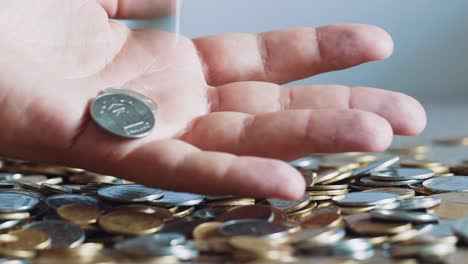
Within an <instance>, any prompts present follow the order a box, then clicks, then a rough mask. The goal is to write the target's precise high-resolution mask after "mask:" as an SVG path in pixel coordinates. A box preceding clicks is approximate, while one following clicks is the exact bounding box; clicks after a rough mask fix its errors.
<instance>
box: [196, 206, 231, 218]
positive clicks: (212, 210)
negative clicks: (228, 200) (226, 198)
mask: <svg viewBox="0 0 468 264" xmlns="http://www.w3.org/2000/svg"><path fill="white" fill-rule="evenodd" d="M228 210H229V209H228V208H226V207H207V208H202V209H199V210H197V211H195V212H194V213H193V216H194V217H196V218H199V219H203V220H211V219H214V218H216V217H218V216H220V215H222V214H224V213H225V212H227V211H228Z"/></svg>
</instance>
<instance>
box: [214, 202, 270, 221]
mask: <svg viewBox="0 0 468 264" xmlns="http://www.w3.org/2000/svg"><path fill="white" fill-rule="evenodd" d="M237 219H262V220H266V221H268V222H272V221H273V220H275V214H274V212H273V210H272V208H271V207H270V206H266V205H258V204H257V205H249V206H242V207H237V208H234V209H232V210H230V211H227V212H226V213H224V214H222V215H220V216H218V217H216V218H215V221H218V222H227V221H230V220H237Z"/></svg>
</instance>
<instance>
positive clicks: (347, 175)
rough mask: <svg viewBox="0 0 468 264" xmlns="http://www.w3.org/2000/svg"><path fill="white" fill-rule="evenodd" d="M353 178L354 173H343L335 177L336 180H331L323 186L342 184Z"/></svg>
mask: <svg viewBox="0 0 468 264" xmlns="http://www.w3.org/2000/svg"><path fill="white" fill-rule="evenodd" d="M351 177H353V172H352V171H348V172H343V173H341V174H340V175H338V176H337V177H335V178H333V179H331V180H328V181H324V182H322V184H332V183H335V182H340V181H343V180H346V179H349V178H351Z"/></svg>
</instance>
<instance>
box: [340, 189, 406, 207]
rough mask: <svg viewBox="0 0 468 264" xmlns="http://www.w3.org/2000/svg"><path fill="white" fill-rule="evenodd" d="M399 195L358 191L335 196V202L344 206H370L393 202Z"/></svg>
mask: <svg viewBox="0 0 468 264" xmlns="http://www.w3.org/2000/svg"><path fill="white" fill-rule="evenodd" d="M397 199H398V196H397V195H395V194H393V193H386V192H365V193H364V192H361V193H359V192H357V193H349V194H346V195H341V196H335V197H333V199H332V200H333V202H335V203H336V204H338V205H343V206H370V205H382V204H389V203H393V202H395V201H396V200H397Z"/></svg>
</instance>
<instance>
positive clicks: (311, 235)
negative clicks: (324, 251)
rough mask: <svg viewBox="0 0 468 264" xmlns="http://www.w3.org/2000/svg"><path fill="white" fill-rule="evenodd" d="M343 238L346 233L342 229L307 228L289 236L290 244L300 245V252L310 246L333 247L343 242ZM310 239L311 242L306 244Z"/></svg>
mask: <svg viewBox="0 0 468 264" xmlns="http://www.w3.org/2000/svg"><path fill="white" fill-rule="evenodd" d="M345 236H346V231H345V230H344V229H342V228H334V229H330V228H307V229H301V230H299V231H298V232H294V233H292V234H291V235H290V237H291V242H292V243H294V244H297V243H302V245H301V246H300V249H302V250H304V249H308V248H309V247H310V246H312V247H315V246H317V245H334V244H336V243H338V242H339V241H341V240H343V238H344V237H345ZM321 238H326V239H321ZM311 239H312V240H313V241H312V243H308V242H309V241H310V240H311Z"/></svg>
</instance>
